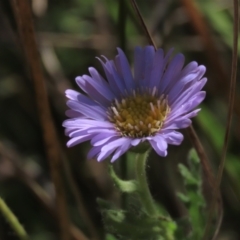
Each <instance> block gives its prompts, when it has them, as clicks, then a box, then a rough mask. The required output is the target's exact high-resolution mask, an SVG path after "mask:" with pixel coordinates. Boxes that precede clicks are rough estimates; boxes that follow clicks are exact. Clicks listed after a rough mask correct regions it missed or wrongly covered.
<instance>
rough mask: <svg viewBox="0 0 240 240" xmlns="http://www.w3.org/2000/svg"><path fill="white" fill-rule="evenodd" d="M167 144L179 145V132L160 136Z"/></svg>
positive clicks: (181, 139)
mask: <svg viewBox="0 0 240 240" xmlns="http://www.w3.org/2000/svg"><path fill="white" fill-rule="evenodd" d="M162 136H163V137H164V139H165V140H166V142H167V143H168V144H172V145H180V144H181V143H182V141H183V135H182V134H181V133H180V132H176V131H169V132H166V131H165V132H164V133H163V134H162Z"/></svg>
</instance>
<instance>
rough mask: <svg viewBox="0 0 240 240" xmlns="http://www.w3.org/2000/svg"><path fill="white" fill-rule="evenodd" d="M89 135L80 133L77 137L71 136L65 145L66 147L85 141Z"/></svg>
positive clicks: (88, 138)
mask: <svg viewBox="0 0 240 240" xmlns="http://www.w3.org/2000/svg"><path fill="white" fill-rule="evenodd" d="M91 137H92V136H91V135H82V136H78V137H74V138H71V139H70V140H69V141H68V142H67V146H68V147H73V146H75V145H77V144H79V143H82V142H85V141H88V140H90V139H91Z"/></svg>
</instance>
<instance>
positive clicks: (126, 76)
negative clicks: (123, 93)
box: [115, 48, 134, 92]
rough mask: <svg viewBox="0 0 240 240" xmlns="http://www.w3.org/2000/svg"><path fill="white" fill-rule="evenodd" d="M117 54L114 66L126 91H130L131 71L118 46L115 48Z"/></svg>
mask: <svg viewBox="0 0 240 240" xmlns="http://www.w3.org/2000/svg"><path fill="white" fill-rule="evenodd" d="M117 50H118V56H117V57H116V58H115V62H116V66H117V69H118V72H119V73H120V74H121V76H122V78H123V80H124V82H125V86H126V89H127V91H128V92H131V91H132V90H133V88H134V81H133V76H132V73H131V68H130V66H129V63H128V60H127V58H126V56H125V54H124V53H123V51H122V50H121V49H120V48H117Z"/></svg>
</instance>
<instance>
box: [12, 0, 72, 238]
mask: <svg viewBox="0 0 240 240" xmlns="http://www.w3.org/2000/svg"><path fill="white" fill-rule="evenodd" d="M11 3H12V7H13V10H14V14H15V18H16V22H17V25H18V30H19V34H20V37H21V41H22V45H23V48H24V51H25V55H26V58H27V62H28V65H29V68H30V71H31V74H32V79H33V81H34V87H35V94H36V101H37V106H38V114H39V118H40V123H41V126H42V130H43V137H44V141H45V146H46V151H47V154H48V160H49V165H50V170H51V176H52V180H53V183H54V186H55V191H56V207H57V213H58V218H57V219H58V221H59V227H60V236H61V239H62V240H70V226H69V217H68V212H67V205H66V199H65V193H64V188H63V185H62V177H61V174H60V173H61V169H62V166H61V165H62V159H61V155H60V147H59V143H58V138H57V135H56V131H55V127H54V124H53V121H52V116H51V112H50V107H49V102H48V98H47V92H46V87H45V83H44V76H43V72H42V69H41V62H40V58H39V54H38V49H37V44H36V40H35V34H34V27H33V19H32V12H31V7H30V1H28V0H12V2H11Z"/></svg>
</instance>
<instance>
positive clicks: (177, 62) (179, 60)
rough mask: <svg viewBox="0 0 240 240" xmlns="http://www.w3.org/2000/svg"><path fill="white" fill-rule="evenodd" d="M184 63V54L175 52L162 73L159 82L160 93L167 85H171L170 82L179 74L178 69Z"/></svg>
mask: <svg viewBox="0 0 240 240" xmlns="http://www.w3.org/2000/svg"><path fill="white" fill-rule="evenodd" d="M183 64H184V56H183V55H182V54H177V55H176V56H175V57H174V58H173V60H172V61H171V62H170V63H169V65H168V66H167V70H166V72H165V73H164V75H163V78H162V80H161V82H160V86H159V89H160V94H162V93H165V90H166V88H167V87H168V85H172V82H173V81H174V80H175V78H176V77H177V76H178V75H179V74H180V71H181V69H182V67H183Z"/></svg>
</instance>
